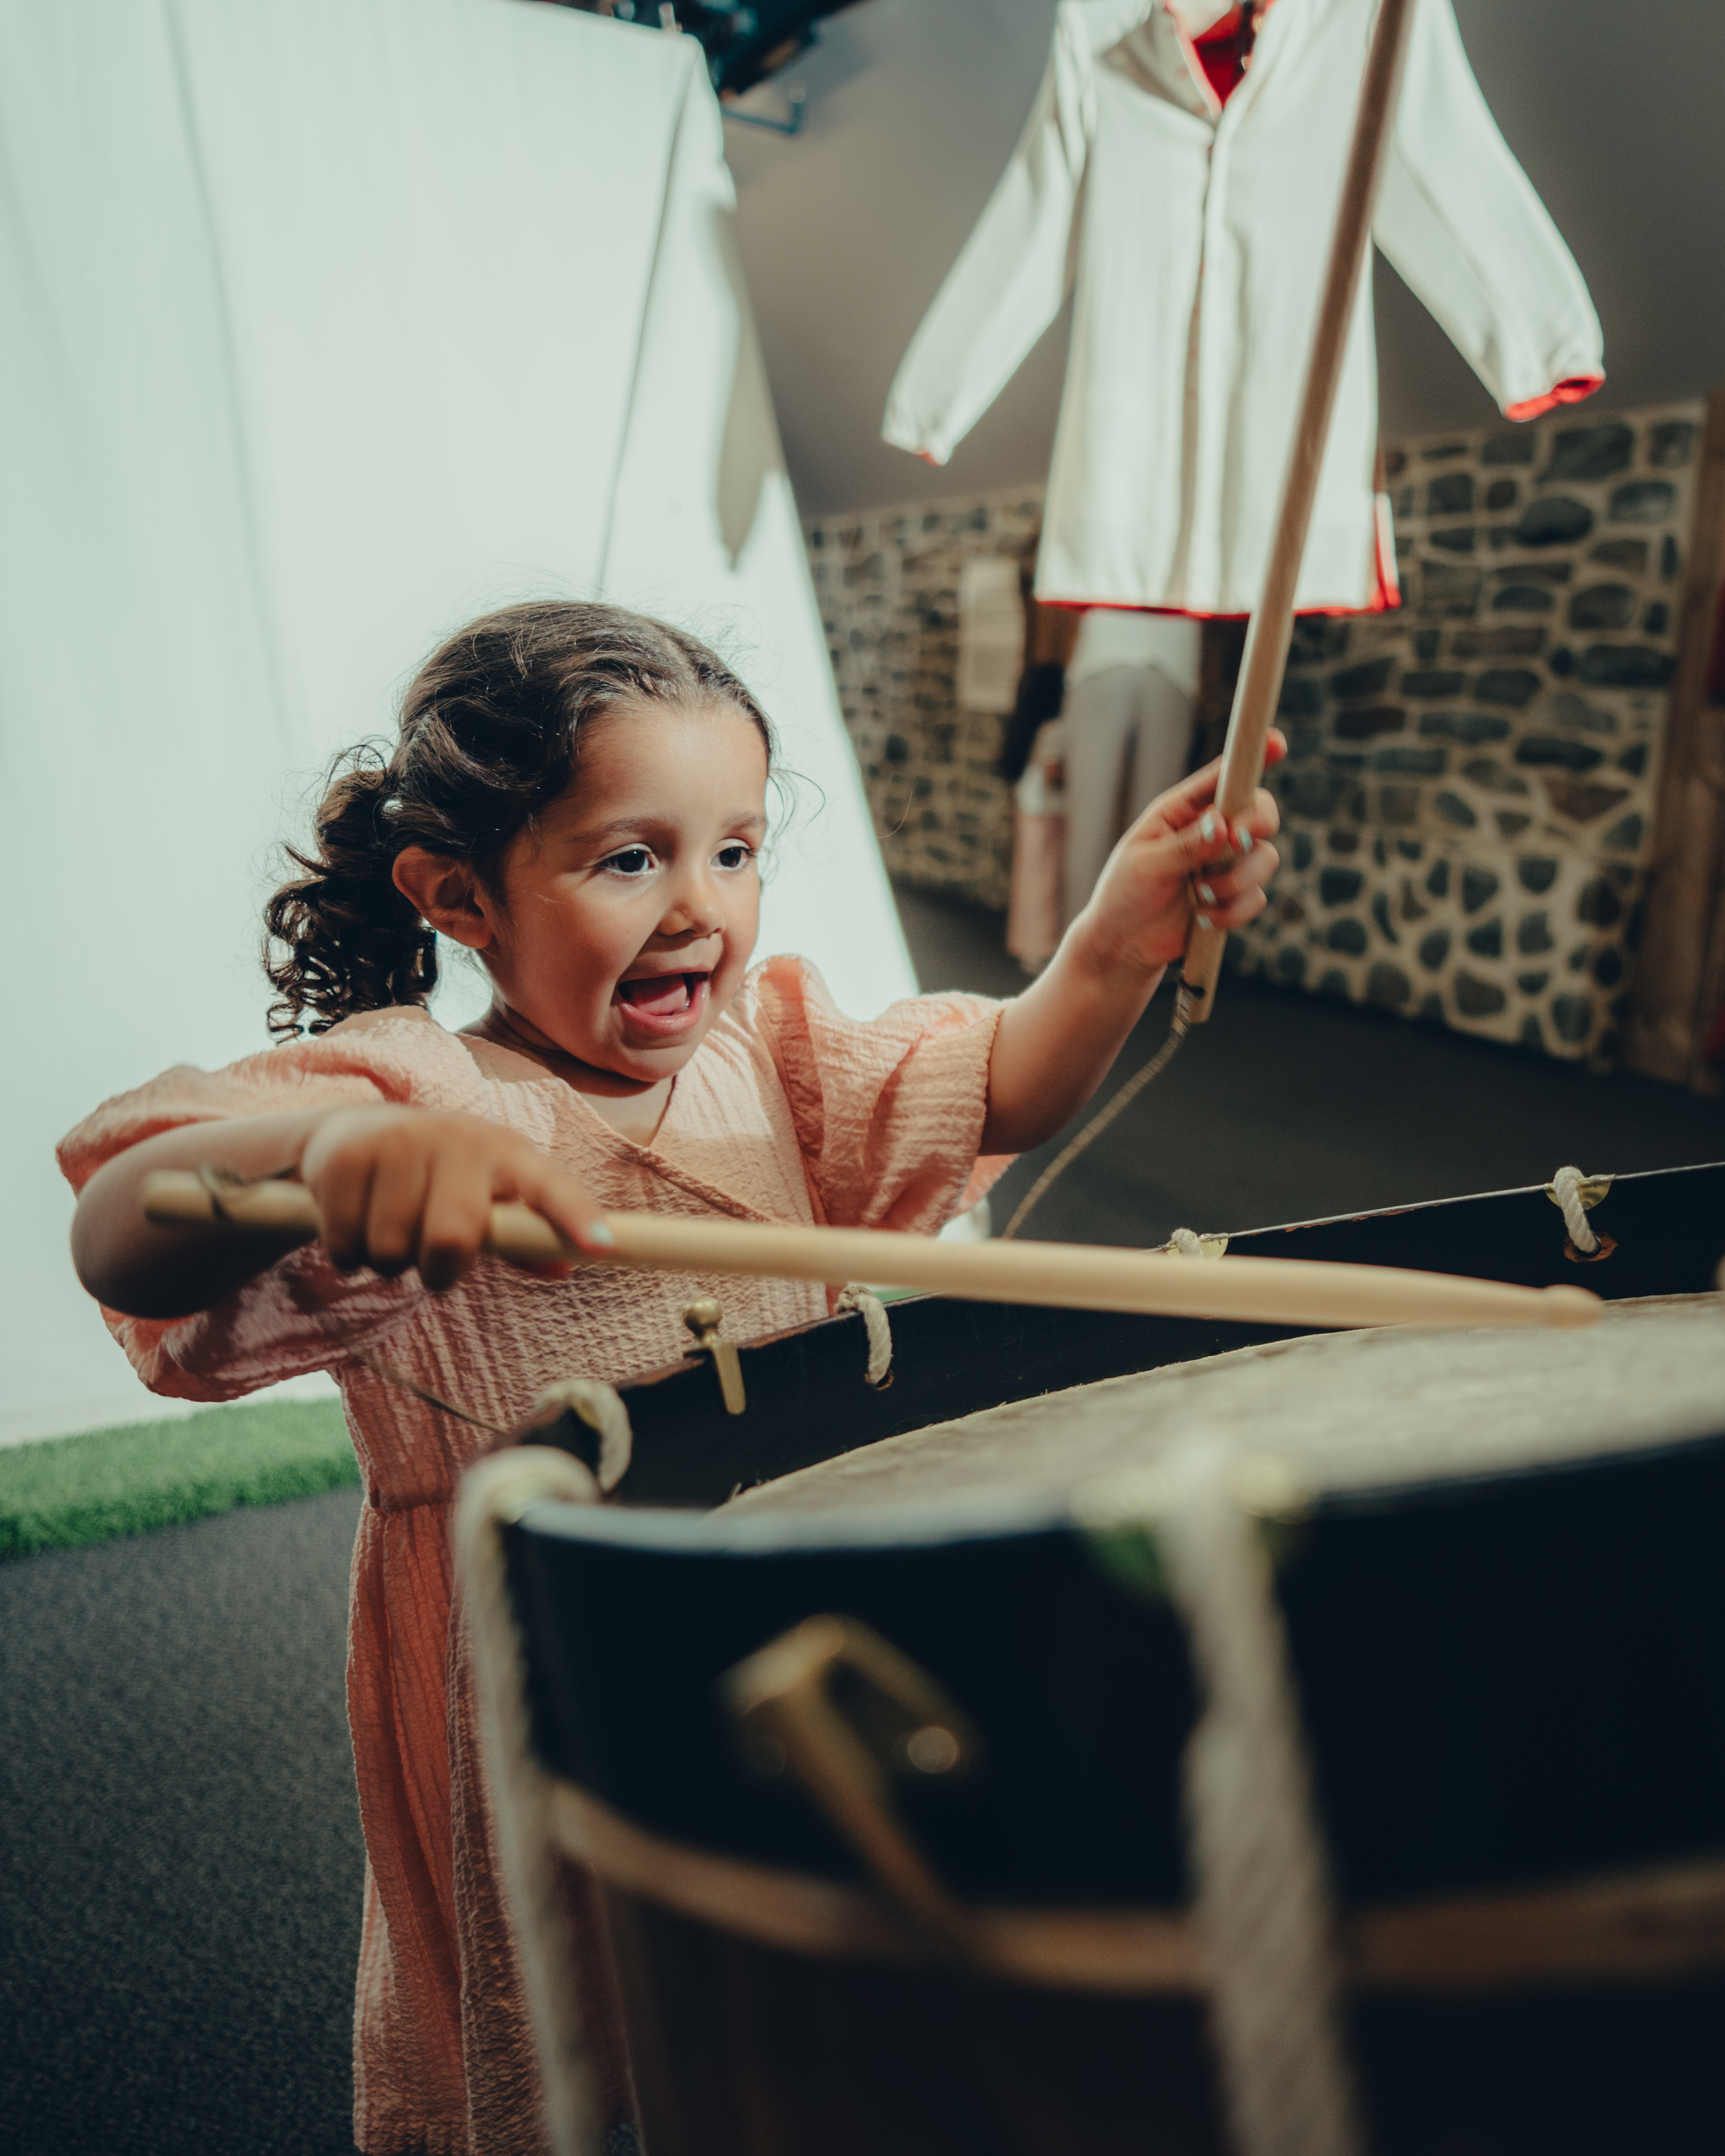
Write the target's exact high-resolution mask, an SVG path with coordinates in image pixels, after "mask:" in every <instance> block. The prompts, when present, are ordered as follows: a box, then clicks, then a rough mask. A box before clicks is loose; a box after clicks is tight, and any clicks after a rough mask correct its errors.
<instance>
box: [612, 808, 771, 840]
mask: <svg viewBox="0 0 1725 2156" xmlns="http://www.w3.org/2000/svg"><path fill="white" fill-rule="evenodd" d="M723 824H724V828H725V829H726V830H727V831H736V830H744V831H753V830H761V831H764V830H765V829H766V828H767V818H766V815H765V813H764V812H763V811H762V810H761V809H759V808H743V809H739V810H738V811H737V814H735V815H734V816H727V817H726V818H725V819H723ZM662 829H665V819H664V818H662V817H659V816H614V817H613V818H612V819H611V820H610V822H609V823H608V824H593V825H591V826H588V827H583V829H578V830H576V831H572V832H571V833H570V834H569V836H570V839H571V840H572V843H573V844H576V845H578V846H603V845H605V844H608V843H609V841H610V840H612V839H617V838H621V837H622V836H624V834H625V833H627V834H633V835H640V834H648V835H650V834H652V833H654V832H655V831H659V830H662Z"/></svg>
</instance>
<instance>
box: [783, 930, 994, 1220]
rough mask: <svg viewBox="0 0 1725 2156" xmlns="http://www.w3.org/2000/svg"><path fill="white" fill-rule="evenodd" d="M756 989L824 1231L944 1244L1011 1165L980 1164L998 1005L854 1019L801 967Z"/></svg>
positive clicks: (914, 1003)
mask: <svg viewBox="0 0 1725 2156" xmlns="http://www.w3.org/2000/svg"><path fill="white" fill-rule="evenodd" d="M753 988H754V993H755V995H756V997H757V1012H756V1023H757V1025H758V1027H759V1029H760V1034H761V1037H762V1039H763V1040H764V1041H765V1042H766V1043H767V1045H768V1049H769V1052H770V1053H771V1055H772V1056H773V1060H774V1062H775V1063H776V1064H777V1065H778V1075H779V1079H780V1082H781V1083H782V1084H783V1087H784V1090H785V1094H786V1097H787V1098H788V1101H789V1103H790V1109H791V1116H792V1121H793V1124H794V1126H795V1129H796V1133H797V1138H798V1144H799V1145H800V1147H801V1148H802V1152H803V1160H804V1162H805V1163H806V1167H807V1173H808V1177H809V1188H810V1193H811V1194H812V1196H813V1198H814V1201H815V1204H816V1209H817V1212H818V1214H819V1218H820V1219H823V1220H824V1221H825V1222H827V1223H829V1224H831V1225H833V1226H835V1227H846V1228H855V1227H861V1228H892V1229H904V1230H906V1231H909V1232H911V1233H920V1234H924V1235H935V1234H937V1233H938V1232H939V1230H940V1229H942V1228H943V1227H944V1226H945V1225H946V1224H947V1221H948V1220H950V1219H952V1218H953V1217H954V1215H955V1214H959V1213H962V1212H963V1211H965V1210H966V1209H968V1208H969V1207H970V1206H972V1205H974V1204H976V1203H977V1201H978V1199H980V1198H982V1197H983V1195H985V1193H987V1192H988V1188H989V1187H990V1186H991V1185H992V1184H993V1183H994V1182H995V1181H996V1180H997V1179H998V1178H999V1177H1000V1176H1001V1175H1002V1174H1003V1173H1004V1171H1005V1170H1006V1168H1008V1167H1009V1165H1010V1156H999V1157H990V1158H979V1157H978V1148H979V1147H980V1145H981V1142H982V1135H983V1121H984V1119H985V1117H986V1116H987V1114H988V1059H989V1057H990V1055H992V1054H993V1047H994V1034H995V1029H996V1027H997V1026H998V1024H999V1019H1000V1011H1001V1006H1000V1004H998V1003H991V1002H989V1001H988V999H987V998H984V997H982V996H968V995H938V996H916V997H912V998H910V999H908V1000H907V1001H906V1002H904V1003H898V1004H893V1005H892V1006H891V1008H890V1009H887V1010H886V1011H883V1012H882V1013H881V1014H880V1017H879V1018H876V1019H869V1020H867V1021H861V1020H858V1019H850V1018H846V1017H845V1015H844V1014H843V1013H842V1012H840V1011H839V1010H837V1009H835V1008H834V1004H833V1001H832V998H831V997H830V996H829V993H828V992H827V988H826V983H824V981H823V980H822V979H821V978H820V975H819V973H817V972H816V971H815V969H814V967H812V966H811V965H809V963H808V962H807V961H806V960H803V959H800V958H775V959H769V960H768V962H767V963H766V964H765V965H764V966H762V968H759V970H758V972H757V974H756V976H755V978H754V983H753Z"/></svg>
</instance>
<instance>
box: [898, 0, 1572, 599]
mask: <svg viewBox="0 0 1725 2156" xmlns="http://www.w3.org/2000/svg"><path fill="white" fill-rule="evenodd" d="M1372 21H1373V0H1276V4H1275V5H1274V6H1273V7H1272V8H1271V9H1270V10H1269V12H1268V13H1267V15H1266V17H1265V18H1264V23H1263V27H1262V29H1261V30H1260V33H1259V36H1258V39H1257V45H1256V49H1255V52H1254V54H1253V55H1252V61H1251V66H1250V70H1249V71H1248V73H1247V74H1246V75H1245V80H1243V81H1242V82H1241V83H1240V85H1239V86H1238V88H1237V89H1235V91H1234V93H1233V95H1231V96H1230V98H1229V100H1228V101H1227V103H1226V105H1223V104H1222V103H1221V102H1220V101H1219V99H1218V98H1217V96H1216V95H1215V93H1214V90H1212V89H1211V87H1210V85H1209V81H1208V80H1207V79H1206V78H1205V76H1204V72H1203V69H1202V68H1201V66H1200V65H1199V62H1198V59H1197V56H1196V54H1195V53H1194V51H1193V49H1192V46H1191V44H1190V41H1189V38H1187V37H1186V35H1185V33H1183V30H1182V29H1181V28H1180V26H1179V23H1178V21H1177V20H1176V18H1174V17H1173V15H1172V14H1171V13H1170V12H1169V10H1168V7H1167V6H1166V5H1165V4H1164V0H1060V8H1059V12H1058V13H1057V15H1056V18H1055V34H1054V44H1053V49H1052V50H1051V51H1050V55H1049V61H1048V67H1047V70H1046V72H1045V74H1044V77H1043V80H1042V85H1041V88H1040V90H1039V91H1038V93H1037V96H1036V102H1035V105H1034V107H1033V109H1032V110H1031V114H1030V117H1029V122H1028V123H1027V125H1026V126H1025V129H1024V136H1023V137H1022V139H1021V140H1020V141H1019V146H1018V148H1017V149H1016V151H1014V154H1013V157H1012V161H1011V162H1010V163H1009V165H1008V167H1007V168H1006V171H1005V172H1004V174H1003V175H1002V177H1001V179H1000V182H999V185H998V186H997V187H996V188H995V190H994V193H993V197H992V198H991V199H990V201H989V203H988V207H987V208H986V209H985V210H984V211H983V215H982V218H981V220H980V222H979V223H978V225H977V227H976V229H975V230H974V231H973V233H972V234H971V236H970V239H969V240H968V242H967V243H966V245H965V248H964V250H963V253H962V254H961V255H960V256H959V258H958V260H957V263H956V264H954V265H953V268H952V271H951V273H950V275H948V276H947V280H946V282H945V283H944V284H943V285H942V287H941V290H940V292H939V294H938V295H937V297H936V299H935V301H934V304H933V305H932V307H931V308H930V310H929V311H928V314H927V316H926V318H925V319H924V321H923V322H922V326H921V328H920V329H919V330H918V331H917V332H916V336H915V338H914V339H913V340H912V341H911V347H910V350H909V351H908V352H906V355H905V358H904V361H903V363H902V364H901V367H900V368H899V371H898V376H897V378H896V381H895V382H894V383H893V385H892V393H891V398H890V400H889V402H888V404H887V408H886V423H885V427H884V429H883V431H884V433H885V434H886V439H887V440H888V441H890V442H894V443H896V444H898V445H899V446H900V447H901V448H903V449H911V450H915V451H917V452H919V453H920V454H922V455H923V456H925V457H927V458H928V459H931V460H932V462H934V463H936V464H944V463H945V462H946V460H947V457H948V456H949V455H950V454H952V449H953V448H954V446H955V445H956V444H957V443H958V442H959V441H960V440H962V439H963V436H964V435H965V434H967V433H968V431H969V429H971V427H972V426H973V425H974V423H976V421H977V419H978V418H979V417H980V416H981V414H982V413H983V412H984V411H986V410H987V408H988V406H989V405H990V404H991V403H993V400H994V398H996V397H997V396H998V395H999V393H1000V391H1001V389H1002V388H1004V385H1005V384H1006V382H1008V380H1009V378H1010V377H1011V376H1012V375H1013V374H1014V372H1015V371H1016V370H1017V368H1018V367H1019V364H1020V362H1022V361H1023V359H1024V356H1025V355H1026V353H1027V352H1029V349H1030V347H1031V346H1032V345H1033V344H1034V342H1035V341H1036V339H1037V338H1038V337H1039V336H1040V335H1041V334H1042V332H1043V331H1044V330H1045V329H1046V328H1047V326H1049V324H1050V322H1051V321H1053V319H1054V317H1055V315H1056V314H1057V313H1058V312H1059V311H1060V305H1061V303H1062V300H1063V299H1064V298H1065V294H1066V292H1067V291H1068V290H1071V289H1074V288H1075V287H1076V296H1075V306H1074V314H1073V321H1072V342H1071V352H1070V358H1069V360H1068V362H1067V368H1066V382H1065V392H1064V393H1063V396H1062V399H1061V405H1060V425H1059V429H1058V431H1057V434H1056V436H1055V452H1054V463H1053V466H1052V469H1051V470H1050V474H1049V483H1048V502H1047V507H1046V510H1045V520H1044V530H1043V539H1042V547H1041V552H1040V557H1039V561H1038V566H1037V577H1036V593H1037V596H1038V598H1041V599H1045V600H1049V601H1054V602H1060V601H1065V602H1066V603H1085V602H1096V603H1104V604H1109V605H1116V606H1136V607H1161V608H1171V609H1173V610H1176V611H1178V612H1182V613H1195V614H1240V613H1249V612H1250V610H1251V608H1253V606H1254V605H1255V603H1256V602H1257V598H1258V595H1259V593H1260V588H1261V586H1262V583H1263V579H1264V576H1265V572H1266V567H1267V565H1268V557H1269V548H1270V540H1271V527H1272V525H1273V522H1274V519H1275V515H1276V505H1277V501H1278V500H1279V497H1280V494H1281V480H1282V474H1283V469H1284V466H1285V464H1286V458H1287V453H1288V448H1289V444H1290V443H1291V439H1292V435H1293V429H1294V423H1295V417H1296V411H1297V408H1298V404H1299V398H1300V393H1301V386H1302V383H1303V379H1304V376H1305V372H1306V363H1307V354H1308V352H1309V351H1310V347H1311V343H1312V329H1313V324H1314V320H1315V316H1316V312H1317V300H1318V293H1319V288H1320V285H1321V284H1322V276H1323V270H1324V265H1325V263H1326V261H1327V256H1328V250H1329V242H1330V235H1331V232H1332V228H1333V225H1334V222H1335V214H1336V209H1337V203H1338V200H1339V198H1340V194H1341V185H1342V174H1343V167H1344V165H1345V163H1346V162H1347V156H1348V145H1349V141H1350V139H1351V136H1352V131H1353V116H1354V111H1355V107H1356V105H1357V103H1358V89H1359V81H1360V76H1361V74H1362V71H1363V67H1364V64H1365V54H1366V48H1367V44H1368V38H1369V34H1370V31H1371V27H1372ZM1373 237H1374V238H1375V239H1376V240H1377V243H1378V246H1379V247H1380V248H1382V249H1383V250H1384V254H1386V255H1388V257H1389V259H1390V261H1391V262H1392V263H1393V264H1394V265H1395V267H1396V269H1398V270H1399V272H1400V273H1401V275H1402V276H1403V277H1404V279H1405V280H1406V281H1407V282H1408V284H1409V285H1411V286H1412V288H1413V289H1414V291H1415V292H1416V293H1418V295H1420V298H1421V299H1422V300H1424V301H1425V305H1427V306H1428V307H1429V308H1430V311H1431V312H1432V313H1433V314H1434V315H1435V316H1436V318H1437V320H1438V321H1440V323H1441V324H1442V326H1443V327H1444V328H1445V331H1447V332H1448V334H1449V336H1450V338H1451V339H1452V340H1453V341H1454V342H1455V345H1456V346H1457V347H1458V348H1459V349H1460V350H1461V352H1462V353H1463V354H1464V355H1465V356H1466V358H1467V359H1468V361H1469V362H1471V365H1472V367H1473V368H1474V370H1475V372H1476V373H1477V374H1478V375H1479V377H1480V378H1481V380H1482V381H1483V382H1485V384H1486V388H1488V389H1490V391H1491V394H1492V395H1493V396H1494V397H1495V398H1497V402H1498V403H1499V405H1500V406H1501V407H1502V409H1503V410H1504V411H1505V412H1506V413H1507V414H1508V415H1509V416H1510V417H1511V418H1531V417H1532V416H1533V415H1534V414H1535V413H1538V412H1539V411H1543V410H1545V409H1547V408H1549V406H1550V405H1551V404H1552V403H1567V402H1570V401H1573V400H1574V398H1577V397H1579V396H1585V395H1586V394H1588V393H1589V391H1590V390H1592V389H1594V388H1597V387H1598V386H1599V382H1601V381H1602V380H1603V379H1604V369H1603V365H1602V361H1601V339H1600V334H1599V319H1598V317H1597V316H1596V315H1595V314H1594V309H1593V304H1592V302H1591V300H1589V297H1588V293H1587V287H1586V286H1585V285H1584V283H1583V282H1582V278H1581V273H1580V271H1579V269H1577V268H1576V265H1575V263H1574V259H1573V258H1572V256H1571V255H1570V254H1569V251H1568V248H1566V247H1565V245H1564V244H1563V239H1562V237H1561V235H1560V234H1558V229H1557V228H1556V226H1555V225H1554V224H1553V223H1552V220H1551V218H1550V216H1549V215H1548V213H1547V211H1546V209H1545V208H1544V206H1543V203H1541V202H1540V200H1539V198H1538V196H1537V195H1536V194H1535V193H1534V192H1533V189H1532V185H1531V184H1530V183H1529V182H1528V180H1527V175H1526V174H1525V173H1524V172H1522V168H1521V167H1520V166H1519V165H1518V164H1517V162H1516V161H1515V159H1514V157H1512V155H1511V154H1510V151H1509V147H1508V146H1507V144H1506V142H1505V141H1504V140H1503V137H1502V135H1500V134H1499V132H1498V131H1497V123H1496V122H1495V121H1493V119H1492V117H1491V112H1490V111H1489V110H1488V109H1487V107H1486V102H1485V100H1484V99H1483V97H1482V96H1481V94H1480V90H1479V85H1477V83H1476V81H1475V80H1474V77H1473V73H1472V70H1471V68H1470V67H1469V65H1468V63H1467V56H1466V53H1465V52H1464V51H1463V49H1462V45H1461V33H1460V32H1459V31H1458V29H1457V28H1456V25H1455V14H1454V12H1453V10H1452V8H1451V6H1450V0H1415V6H1414V20H1413V23H1412V24H1411V26H1410V35H1409V52H1408V56H1407V67H1406V73H1405V75H1404V81H1403V86H1402V92H1401V98H1400V102H1399V107H1398V110H1397V112H1396V116H1395V121H1394V126H1393V129H1392V131H1391V136H1390V141H1389V150H1388V154H1387V156H1386V158H1385V163H1384V178H1383V184H1382V187H1381V188H1380V191H1379V194H1378V204H1377V210H1376V214H1375V217H1374V219H1373ZM1377 423H1378V421H1377V373H1376V359H1375V351H1374V346H1373V326H1372V295H1371V280H1370V279H1369V278H1368V277H1363V278H1362V279H1361V280H1360V290H1359V296H1358V301H1357V303H1356V305H1355V308H1354V313H1353V321H1352V323H1351V324H1350V326H1349V329H1348V343H1347V351H1346V357H1345V359H1344V362H1343V373H1342V379H1341V383H1340V387H1339V391H1338V394H1337V403H1336V411H1335V417H1334V418H1333V421H1332V424H1331V429H1330V437H1329V443H1328V447H1327V451H1326V454H1325V457H1324V462H1323V466H1322V474H1321V476H1320V480H1319V485H1318V491H1317V503H1316V506H1315V508H1314V511H1313V516H1312V530H1311V536H1310V538H1309V540H1308V542H1307V549H1306V557H1305V561H1304V564H1303V566H1302V568H1301V576H1300V582H1299V588H1298V594H1297V600H1296V603H1297V604H1298V606H1299V607H1300V608H1301V609H1302V610H1313V611H1323V610H1328V611H1336V612H1348V611H1353V610H1354V609H1357V608H1365V607H1370V606H1374V605H1381V604H1384V603H1388V602H1389V592H1390V591H1392V590H1393V588H1394V585H1393V574H1392V573H1391V572H1389V564H1388V563H1387V562H1384V558H1383V544H1384V536H1385V535H1384V531H1383V527H1382V526H1381V525H1380V522H1379V520H1378V517H1377V516H1376V515H1375V513H1374V505H1373V462H1374V458H1375V452H1376V442H1377Z"/></svg>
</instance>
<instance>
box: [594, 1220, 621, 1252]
mask: <svg viewBox="0 0 1725 2156" xmlns="http://www.w3.org/2000/svg"><path fill="white" fill-rule="evenodd" d="M587 1240H588V1242H589V1243H597V1244H598V1245H599V1246H600V1247H601V1249H603V1250H615V1248H616V1247H617V1238H616V1237H615V1236H614V1235H613V1234H612V1233H611V1230H610V1229H608V1227H607V1226H606V1225H605V1224H604V1222H603V1220H595V1221H594V1222H593V1225H592V1227H590V1228H589V1229H588V1231H587Z"/></svg>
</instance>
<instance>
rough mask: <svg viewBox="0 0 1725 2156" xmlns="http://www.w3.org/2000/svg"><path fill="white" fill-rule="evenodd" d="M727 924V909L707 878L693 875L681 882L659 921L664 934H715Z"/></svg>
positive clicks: (661, 932) (660, 930) (660, 929)
mask: <svg viewBox="0 0 1725 2156" xmlns="http://www.w3.org/2000/svg"><path fill="white" fill-rule="evenodd" d="M724 926H725V910H724V908H723V906H721V905H720V903H719V894H718V892H717V891H716V890H715V889H714V888H713V885H712V884H711V881H710V880H709V879H708V878H706V876H702V875H691V877H690V878H689V880H687V881H686V882H680V883H679V885H678V888H677V889H676V891H675V892H674V893H673V894H672V897H671V903H670V906H669V908H668V909H667V910H666V912H665V917H664V918H663V920H662V921H660V924H659V932H660V935H661V936H716V935H717V933H718V932H719V931H720V930H721V928H722V927H724Z"/></svg>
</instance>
